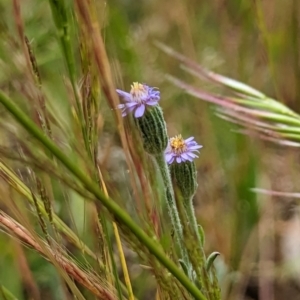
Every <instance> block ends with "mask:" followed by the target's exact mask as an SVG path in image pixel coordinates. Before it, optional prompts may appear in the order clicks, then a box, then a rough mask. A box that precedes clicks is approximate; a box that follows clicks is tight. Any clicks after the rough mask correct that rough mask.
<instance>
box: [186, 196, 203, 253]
mask: <svg viewBox="0 0 300 300" xmlns="http://www.w3.org/2000/svg"><path fill="white" fill-rule="evenodd" d="M184 207H185V211H186V214H187V217H188V220H189V222H190V224H191V227H192V228H193V230H194V232H195V234H196V236H197V239H198V242H199V245H200V246H201V247H203V245H202V242H201V238H200V234H199V229H198V223H197V220H196V215H195V210H194V206H193V197H191V198H189V199H184Z"/></svg>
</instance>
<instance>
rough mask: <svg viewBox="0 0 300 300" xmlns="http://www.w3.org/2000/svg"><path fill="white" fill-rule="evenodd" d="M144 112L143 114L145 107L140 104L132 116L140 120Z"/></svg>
mask: <svg viewBox="0 0 300 300" xmlns="http://www.w3.org/2000/svg"><path fill="white" fill-rule="evenodd" d="M144 112H145V105H144V104H141V105H140V106H139V107H138V108H137V109H136V111H135V112H134V116H135V117H136V118H140V117H141V116H142V115H143V114H144Z"/></svg>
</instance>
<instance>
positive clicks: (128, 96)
mask: <svg viewBox="0 0 300 300" xmlns="http://www.w3.org/2000/svg"><path fill="white" fill-rule="evenodd" d="M117 93H118V95H119V96H120V97H122V98H123V100H124V101H125V103H124V104H119V105H118V108H120V109H122V116H123V117H125V116H126V115H127V114H129V113H131V112H133V113H134V117H135V118H140V117H142V116H143V114H144V113H145V110H146V106H155V105H157V104H158V101H159V100H160V92H159V91H157V90H156V88H153V87H149V86H148V85H145V84H141V83H138V82H134V83H133V84H132V85H131V90H130V93H126V92H124V91H121V90H117Z"/></svg>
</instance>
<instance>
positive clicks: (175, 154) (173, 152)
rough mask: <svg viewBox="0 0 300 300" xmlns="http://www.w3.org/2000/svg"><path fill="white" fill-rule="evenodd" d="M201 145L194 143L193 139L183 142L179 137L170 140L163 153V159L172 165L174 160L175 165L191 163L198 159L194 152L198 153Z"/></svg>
mask: <svg viewBox="0 0 300 300" xmlns="http://www.w3.org/2000/svg"><path fill="white" fill-rule="evenodd" d="M200 148H202V146H201V145H199V144H197V142H196V141H194V137H193V136H192V137H190V138H188V139H186V140H184V139H183V138H182V136H181V134H180V135H177V136H175V137H173V138H170V140H169V144H168V147H167V149H166V151H165V158H166V161H167V163H168V164H172V163H173V162H174V161H175V160H176V162H177V163H181V162H185V161H193V160H194V158H196V157H198V156H197V155H196V154H195V153H194V152H199V151H198V149H200Z"/></svg>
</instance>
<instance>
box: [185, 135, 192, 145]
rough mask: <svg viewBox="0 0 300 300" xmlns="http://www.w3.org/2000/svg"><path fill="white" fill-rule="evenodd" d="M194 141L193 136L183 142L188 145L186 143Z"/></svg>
mask: <svg viewBox="0 0 300 300" xmlns="http://www.w3.org/2000/svg"><path fill="white" fill-rule="evenodd" d="M193 139H194V137H193V136H191V137H189V138H188V139H186V140H184V141H185V142H186V143H188V142H190V141H192V140H193Z"/></svg>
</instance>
